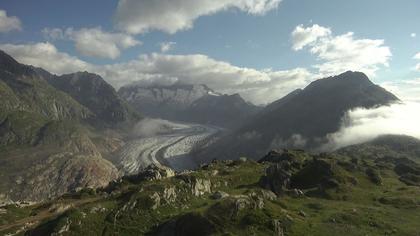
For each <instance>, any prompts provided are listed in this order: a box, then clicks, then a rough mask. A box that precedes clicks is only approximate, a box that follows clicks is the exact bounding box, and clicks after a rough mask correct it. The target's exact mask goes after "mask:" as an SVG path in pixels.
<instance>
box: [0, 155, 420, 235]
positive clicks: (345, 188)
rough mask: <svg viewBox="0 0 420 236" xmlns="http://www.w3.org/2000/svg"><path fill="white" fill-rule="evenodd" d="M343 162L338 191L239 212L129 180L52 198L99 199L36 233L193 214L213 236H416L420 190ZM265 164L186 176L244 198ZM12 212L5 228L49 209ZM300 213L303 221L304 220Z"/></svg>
mask: <svg viewBox="0 0 420 236" xmlns="http://www.w3.org/2000/svg"><path fill="white" fill-rule="evenodd" d="M340 158H341V160H345V161H344V162H341V164H339V167H337V168H339V169H340V175H342V176H351V177H353V178H355V179H356V180H357V184H354V183H353V184H350V183H348V182H344V183H343V184H342V185H340V187H339V188H337V189H331V190H327V191H326V192H325V193H324V194H323V195H322V196H320V195H316V194H311V192H313V191H312V190H311V189H306V190H305V192H306V196H305V197H300V198H294V197H291V196H282V197H279V198H276V199H274V200H269V199H265V200H264V207H263V208H261V209H258V208H249V207H246V208H244V209H242V210H239V211H238V212H234V211H233V208H234V207H232V206H234V205H232V202H233V201H234V200H232V198H231V197H229V198H225V199H222V200H213V199H212V198H211V197H210V194H205V195H204V196H201V197H194V196H192V195H191V193H190V190H189V188H188V186H186V184H185V183H184V182H183V181H182V180H180V179H179V178H176V177H175V178H170V179H163V180H157V181H149V182H142V183H133V182H130V181H128V180H124V181H123V182H121V183H119V184H116V186H114V188H113V189H114V191H113V192H114V193H113V194H112V195H111V196H109V197H104V196H102V195H103V194H104V193H99V192H98V193H91V194H88V193H84V194H78V195H69V196H67V197H63V198H62V199H61V200H56V201H54V202H53V203H55V204H56V203H57V202H60V201H67V202H76V203H77V202H78V201H80V199H94V200H95V202H92V203H86V204H84V205H80V206H77V207H73V208H72V209H71V210H69V211H66V212H65V213H64V214H61V215H59V216H54V217H51V218H45V219H43V221H42V222H43V223H42V224H41V225H40V226H39V227H37V230H36V231H32V232H33V233H39V234H46V233H51V232H58V231H59V230H60V229H63V227H64V226H65V225H67V224H68V223H69V222H70V227H69V228H68V230H69V231H68V232H65V235H115V234H118V235H143V234H148V233H153V232H155V231H156V229H157V226H158V225H161V224H163V223H164V222H167V221H169V220H170V219H174V218H178V217H180V216H182V215H185V214H187V213H191V212H195V213H197V214H199V215H202V216H204V218H205V219H207V220H208V221H210V222H211V223H212V224H213V225H214V226H215V229H216V233H215V234H216V235H241V234H243V235H273V234H274V228H273V226H272V220H273V219H278V220H279V221H280V222H281V226H282V228H283V229H284V231H285V234H286V235H340V234H343V235H416V234H418V233H419V230H420V228H419V223H418V222H420V221H419V220H420V211H419V208H420V188H419V187H416V186H407V185H405V184H404V183H402V182H400V181H399V180H398V176H397V174H396V173H395V172H394V171H393V170H392V168H387V167H383V166H382V167H379V166H377V164H375V162H373V160H366V161H364V162H363V163H360V164H358V168H356V169H354V170H351V171H349V170H347V169H348V168H347V169H346V168H345V167H346V166H347V167H348V163H350V159H349V158H347V157H340ZM268 165H269V163H263V164H259V163H256V162H251V161H248V162H244V163H241V162H236V163H234V164H226V163H221V162H219V163H216V164H213V165H210V166H209V167H208V168H204V169H201V170H199V171H197V172H193V173H191V174H189V175H190V176H191V175H192V176H196V177H198V178H202V179H209V180H211V182H212V184H213V186H212V190H213V192H214V191H217V190H221V191H224V192H227V193H229V194H230V195H231V196H235V195H247V194H250V193H252V192H257V193H258V192H259V191H261V188H260V187H259V185H258V182H259V179H260V177H261V176H263V175H264V172H265V168H266V167H267V166H268ZM369 167H370V168H375V169H377V170H378V171H379V173H380V176H381V182H382V183H381V184H379V185H378V184H375V183H374V182H372V180H371V178H369V176H368V175H367V174H366V173H365V169H366V168H369ZM215 170H217V171H218V174H217V175H213V174H214V173H215ZM225 183H227V184H226V185H225ZM171 187H175V188H176V189H177V197H176V199H175V200H174V201H173V202H168V203H165V202H164V201H163V202H162V201H161V206H159V207H157V208H156V209H152V208H151V205H153V202H152V201H151V200H150V197H149V196H151V195H152V194H154V193H156V192H157V193H162V192H163V191H164V190H165V189H168V188H171ZM308 195H309V196H312V197H309V196H308ZM101 196H102V197H101ZM98 197H100V198H99V199H97V198H98ZM63 199H65V200H63ZM53 203H49V204H53ZM47 207H48V206H47ZM9 208H11V209H9ZM9 208H8V209H7V212H8V213H6V214H0V222H1V224H2V225H7V224H10V222H12V221H16V219H21V218H25V217H27V216H29V215H36V214H40V211H41V210H40V209H43V208H44V209H45V206H44V207H42V206H34V207H27V208H13V207H9ZM301 211H303V212H304V213H305V215H306V216H302V213H301ZM17 228H18V227H15V228H13V229H10V228H9V229H8V230H6V231H3V232H1V227H0V233H6V232H15V231H16V229H17ZM64 228H65V227H64ZM35 235H36V234H35Z"/></svg>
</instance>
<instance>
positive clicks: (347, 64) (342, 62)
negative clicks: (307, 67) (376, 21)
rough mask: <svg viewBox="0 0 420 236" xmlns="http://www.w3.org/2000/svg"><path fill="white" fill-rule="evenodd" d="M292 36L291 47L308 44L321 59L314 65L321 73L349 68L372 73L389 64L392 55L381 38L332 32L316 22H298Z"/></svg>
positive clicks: (339, 71)
mask: <svg viewBox="0 0 420 236" xmlns="http://www.w3.org/2000/svg"><path fill="white" fill-rule="evenodd" d="M292 40H293V46H292V48H293V49H294V50H302V49H305V48H308V49H309V51H310V53H311V54H313V55H315V56H316V57H317V59H318V60H319V61H321V63H320V64H317V65H315V66H314V67H315V68H317V69H318V70H319V73H320V74H321V75H324V76H330V75H336V74H340V73H342V72H345V71H348V70H353V71H362V72H364V73H366V74H368V75H369V76H375V72H376V71H377V70H378V69H379V67H380V66H385V67H388V66H389V61H390V59H391V56H392V53H391V50H390V48H389V47H387V46H385V45H384V43H385V42H384V40H372V39H356V38H355V37H354V33H353V32H349V33H346V34H343V35H338V36H334V35H333V34H332V32H331V30H330V29H328V28H325V27H322V26H318V25H314V26H312V27H308V28H304V27H303V26H301V25H300V26H297V27H296V29H295V30H294V31H293V33H292Z"/></svg>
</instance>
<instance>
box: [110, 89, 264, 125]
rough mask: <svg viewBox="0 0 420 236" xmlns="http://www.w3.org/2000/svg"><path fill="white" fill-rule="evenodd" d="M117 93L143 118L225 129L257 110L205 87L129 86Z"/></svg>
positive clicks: (243, 102) (240, 100)
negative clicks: (200, 124)
mask: <svg viewBox="0 0 420 236" xmlns="http://www.w3.org/2000/svg"><path fill="white" fill-rule="evenodd" d="M118 93H119V94H120V96H121V97H123V98H125V99H126V100H127V101H128V102H129V104H131V105H132V106H133V107H135V108H136V109H137V110H139V111H141V112H142V113H143V114H145V115H147V116H151V117H155V118H162V119H168V120H178V121H187V122H195V123H202V124H212V125H218V126H221V127H229V128H230V127H233V126H236V125H238V123H240V121H244V120H245V119H247V118H249V117H250V116H252V115H253V114H255V113H256V112H257V111H258V110H259V108H258V107H256V106H254V105H252V104H250V103H247V102H246V101H244V100H243V99H242V98H241V96H239V95H238V94H235V95H222V94H219V93H217V92H214V91H213V90H211V89H210V88H208V87H207V86H206V85H185V84H183V85H182V84H174V85H171V86H158V85H155V86H140V85H129V86H125V87H122V88H121V89H120V90H119V91H118Z"/></svg>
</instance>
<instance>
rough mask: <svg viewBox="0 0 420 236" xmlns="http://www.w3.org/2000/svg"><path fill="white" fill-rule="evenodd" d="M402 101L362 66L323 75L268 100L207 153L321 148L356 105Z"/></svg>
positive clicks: (221, 155)
mask: <svg viewBox="0 0 420 236" xmlns="http://www.w3.org/2000/svg"><path fill="white" fill-rule="evenodd" d="M398 101H399V100H398V98H397V97H396V96H394V95H393V94H391V93H390V92H388V91H386V90H385V89H383V88H381V87H379V86H378V85H375V84H374V83H372V82H371V81H370V80H369V79H368V77H367V76H366V75H365V74H363V73H360V72H346V73H343V74H341V75H338V76H335V77H329V78H325V79H319V80H316V81H314V82H312V83H311V84H310V85H308V86H307V87H306V88H305V89H303V90H296V91H294V92H292V93H291V94H290V95H288V96H286V97H284V98H282V99H280V100H278V101H276V102H274V103H273V104H271V105H269V106H267V107H266V108H265V109H264V110H263V111H261V112H260V113H258V114H257V115H256V116H255V117H254V118H252V119H251V120H250V121H249V122H247V123H246V124H244V125H242V126H241V127H240V128H239V129H238V130H236V131H235V132H234V133H232V134H231V135H228V136H226V137H224V138H222V139H220V140H219V141H218V142H216V143H214V144H213V145H212V147H210V148H209V149H208V150H207V151H206V152H205V153H202V154H201V155H202V156H205V157H206V160H207V161H208V160H212V159H214V158H219V159H223V158H224V157H226V158H227V157H228V156H238V154H239V155H241V156H248V157H254V158H255V157H260V156H262V155H264V154H265V153H266V152H267V151H268V150H269V149H273V148H299V149H313V148H317V147H320V146H321V145H322V144H323V143H325V142H326V141H327V140H326V135H327V134H329V133H334V132H337V131H338V130H339V128H340V125H341V122H342V118H343V117H344V115H345V114H346V112H347V111H349V110H350V109H353V108H356V107H363V108H372V107H376V106H381V105H387V104H390V103H393V102H398ZM221 150H223V151H221Z"/></svg>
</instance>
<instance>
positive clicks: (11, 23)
mask: <svg viewBox="0 0 420 236" xmlns="http://www.w3.org/2000/svg"><path fill="white" fill-rule="evenodd" d="M13 30H22V25H21V22H20V20H19V18H17V17H16V16H8V15H7V12H6V11H5V10H1V9H0V33H5V32H10V31H13Z"/></svg>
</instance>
